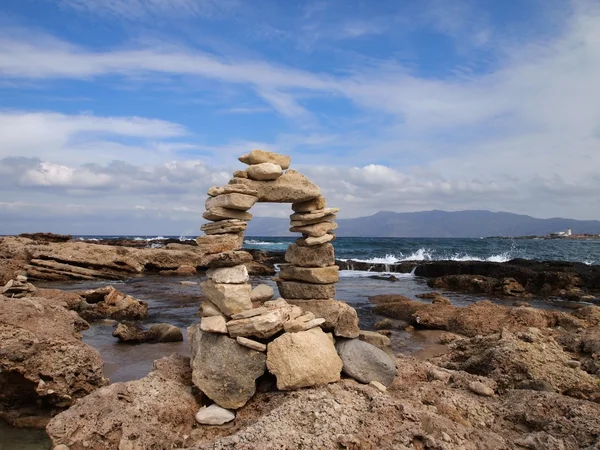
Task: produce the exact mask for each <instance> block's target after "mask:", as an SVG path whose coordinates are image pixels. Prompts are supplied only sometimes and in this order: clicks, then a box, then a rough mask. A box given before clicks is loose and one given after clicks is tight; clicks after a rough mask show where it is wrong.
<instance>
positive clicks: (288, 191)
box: [229, 170, 321, 203]
mask: <svg viewBox="0 0 600 450" xmlns="http://www.w3.org/2000/svg"><path fill="white" fill-rule="evenodd" d="M229 183H230V184H234V185H236V184H242V185H245V186H248V187H249V188H251V189H254V190H256V191H258V201H259V202H268V203H293V202H300V201H306V200H310V199H312V198H315V197H318V196H319V195H321V190H320V189H319V188H318V186H316V185H315V184H313V183H312V182H311V181H310V180H308V178H306V177H305V176H304V175H301V174H300V173H298V172H296V171H295V170H288V171H286V172H285V173H284V174H283V175H282V176H280V177H279V178H277V179H276V180H274V181H271V182H269V183H265V182H262V181H256V180H249V179H244V178H234V179H233V180H231V181H230V182H229Z"/></svg>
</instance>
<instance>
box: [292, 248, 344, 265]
mask: <svg viewBox="0 0 600 450" xmlns="http://www.w3.org/2000/svg"><path fill="white" fill-rule="evenodd" d="M285 260H286V261H287V262H289V263H290V264H293V265H294V266H299V267H327V266H333V265H334V264H335V253H334V249H333V245H331V244H323V245H315V246H311V247H302V246H299V245H296V244H291V245H290V246H289V247H288V249H287V251H286V252H285Z"/></svg>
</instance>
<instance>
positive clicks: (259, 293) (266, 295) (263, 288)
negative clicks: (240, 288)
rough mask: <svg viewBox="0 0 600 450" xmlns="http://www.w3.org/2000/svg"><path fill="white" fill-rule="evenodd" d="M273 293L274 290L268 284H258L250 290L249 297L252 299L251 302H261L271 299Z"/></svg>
mask: <svg viewBox="0 0 600 450" xmlns="http://www.w3.org/2000/svg"><path fill="white" fill-rule="evenodd" d="M274 295H275V292H274V291H273V288H272V287H271V286H269V285H268V284H259V285H258V286H256V287H255V288H254V289H252V292H251V293H250V299H251V300H252V302H260V303H263V302H266V301H269V300H271V299H272V298H273V296H274Z"/></svg>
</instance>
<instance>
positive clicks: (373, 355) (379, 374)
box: [335, 339, 396, 386]
mask: <svg viewBox="0 0 600 450" xmlns="http://www.w3.org/2000/svg"><path fill="white" fill-rule="evenodd" d="M335 348H336V350H337V352H338V354H339V355H340V358H342V361H343V363H344V368H343V372H344V373H345V374H346V375H348V376H349V377H351V378H354V379H355V380H356V381H360V382H361V383H367V384H368V383H370V382H371V381H379V382H380V383H381V384H383V385H384V386H389V385H390V384H392V382H393V381H394V377H395V376H396V364H395V363H394V361H393V360H392V358H390V357H389V356H388V355H387V354H386V353H385V352H384V351H383V350H380V349H378V348H377V347H375V346H374V345H371V344H369V343H367V342H364V341H361V340H359V339H347V340H346V339H343V340H338V341H337V342H336V344H335Z"/></svg>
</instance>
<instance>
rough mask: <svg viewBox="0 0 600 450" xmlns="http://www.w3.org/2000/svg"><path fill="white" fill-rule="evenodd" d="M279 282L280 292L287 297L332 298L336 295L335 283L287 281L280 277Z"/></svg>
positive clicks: (277, 279) (277, 280) (276, 279)
mask: <svg viewBox="0 0 600 450" xmlns="http://www.w3.org/2000/svg"><path fill="white" fill-rule="evenodd" d="M274 280H275V281H276V282H277V289H279V294H280V295H281V296H282V297H283V298H286V299H331V298H334V297H335V284H312V283H303V282H299V281H286V280H282V279H280V278H275V279H274Z"/></svg>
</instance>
